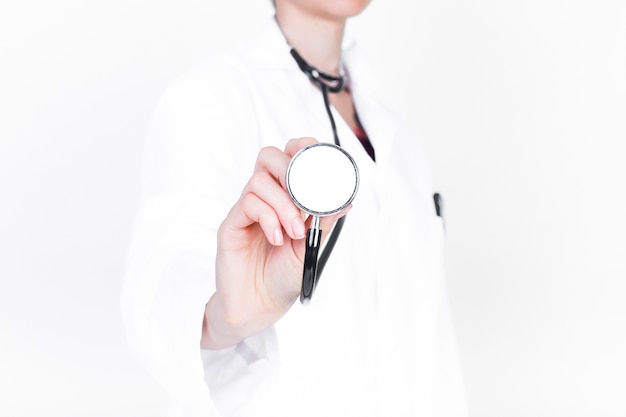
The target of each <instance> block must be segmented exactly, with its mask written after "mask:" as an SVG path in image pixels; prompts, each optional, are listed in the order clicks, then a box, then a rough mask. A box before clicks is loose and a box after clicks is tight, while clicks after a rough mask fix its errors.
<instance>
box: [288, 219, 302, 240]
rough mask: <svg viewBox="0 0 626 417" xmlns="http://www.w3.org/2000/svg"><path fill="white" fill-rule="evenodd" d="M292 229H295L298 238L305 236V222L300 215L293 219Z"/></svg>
mask: <svg viewBox="0 0 626 417" xmlns="http://www.w3.org/2000/svg"><path fill="white" fill-rule="evenodd" d="M291 230H293V234H294V236H295V237H296V239H303V238H304V222H303V221H302V219H301V218H300V217H296V218H295V219H293V220H292V221H291Z"/></svg>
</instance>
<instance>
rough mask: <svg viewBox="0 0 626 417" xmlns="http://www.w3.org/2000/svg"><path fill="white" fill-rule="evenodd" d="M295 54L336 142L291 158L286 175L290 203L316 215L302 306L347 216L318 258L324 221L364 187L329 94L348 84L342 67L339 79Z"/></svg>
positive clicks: (312, 147)
mask: <svg viewBox="0 0 626 417" xmlns="http://www.w3.org/2000/svg"><path fill="white" fill-rule="evenodd" d="M291 55H292V56H293V58H294V59H295V60H296V63H297V64H298V67H300V69H301V70H302V71H303V72H304V73H305V74H307V76H308V77H309V79H310V80H311V82H313V83H314V84H315V85H317V86H318V87H319V89H320V90H321V91H322V96H323V98H324V106H325V108H326V113H327V114H328V118H329V121H330V125H331V128H332V132H333V139H334V142H335V143H334V144H331V143H315V144H313V145H309V146H307V147H305V148H303V149H301V150H300V151H299V152H298V153H296V154H295V155H294V156H293V158H292V159H291V162H290V163H289V166H288V167H287V172H286V174H285V184H286V186H287V191H288V193H289V195H290V197H291V199H292V200H293V202H294V203H295V204H296V205H297V206H298V207H299V208H300V209H302V210H303V211H304V212H305V213H307V214H309V215H310V216H312V218H311V224H310V227H309V229H308V231H307V236H306V249H305V254H304V266H303V271H302V288H301V291H300V302H301V303H303V304H305V303H308V302H309V301H310V300H311V297H312V296H313V292H314V291H315V288H316V286H317V283H318V280H319V277H320V275H321V273H322V271H323V269H324V266H325V265H326V262H327V261H328V258H329V257H330V253H331V252H332V250H333V248H334V246H335V243H336V242H337V238H338V237H339V233H340V232H341V229H342V228H343V225H344V222H345V218H346V217H345V216H343V217H341V218H340V219H339V220H338V221H337V222H336V224H335V227H334V228H333V230H332V233H331V234H330V236H329V237H328V239H327V242H326V246H325V248H324V250H323V251H322V253H321V255H319V249H320V245H321V241H322V233H323V231H322V229H321V227H320V225H321V217H324V216H331V215H334V214H337V213H340V212H341V211H342V210H344V209H346V208H347V207H348V206H349V205H350V204H351V203H352V201H353V200H354V197H355V196H356V193H357V190H358V188H359V169H358V167H357V165H356V162H355V161H354V159H353V158H352V156H350V154H348V152H346V151H345V150H344V149H343V148H341V143H340V142H339V137H338V135H337V127H336V125H335V119H334V118H333V114H332V111H331V108H330V101H329V99H328V94H329V93H338V92H340V91H341V90H343V89H344V87H345V85H346V80H345V75H344V73H343V68H341V70H340V74H339V76H333V75H330V74H326V73H324V72H322V71H319V70H318V69H316V68H315V67H313V66H312V65H310V64H309V63H307V62H306V61H305V60H304V59H303V58H302V57H301V56H300V55H299V54H298V52H297V51H296V50H295V49H291ZM318 255H319V256H318Z"/></svg>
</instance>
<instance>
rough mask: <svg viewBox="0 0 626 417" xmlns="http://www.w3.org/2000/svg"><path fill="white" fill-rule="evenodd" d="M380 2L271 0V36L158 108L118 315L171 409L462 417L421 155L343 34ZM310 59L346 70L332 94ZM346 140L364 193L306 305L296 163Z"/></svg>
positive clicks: (201, 71) (191, 79) (198, 76)
mask: <svg viewBox="0 0 626 417" xmlns="http://www.w3.org/2000/svg"><path fill="white" fill-rule="evenodd" d="M368 2H369V1H368V0H276V2H275V6H276V16H275V20H272V21H271V22H268V25H267V27H266V28H265V30H264V31H263V32H262V33H260V34H259V35H258V36H255V37H254V39H252V40H251V41H250V42H249V43H248V44H247V45H244V46H242V47H241V48H238V49H237V50H235V51H233V52H232V53H229V54H225V55H223V56H219V57H216V58H214V59H213V60H211V61H210V62H208V63H206V64H203V65H199V66H196V67H195V68H193V69H191V70H190V71H188V72H187V73H186V74H185V75H183V76H182V77H180V78H179V79H178V80H176V81H175V82H174V83H173V84H172V85H171V86H170V87H169V88H168V90H167V91H166V93H165V94H164V96H163V98H162V100H161V102H160V104H159V106H158V108H157V111H156V112H155V115H154V119H153V123H152V125H151V129H150V134H149V138H148V141H147V143H146V149H145V165H144V177H143V183H144V189H143V196H142V205H141V209H140V212H139V213H138V216H137V219H136V223H135V227H134V231H133V243H132V246H131V248H130V251H129V256H128V270H127V275H126V280H125V285H124V290H123V294H122V311H123V317H124V320H125V326H126V330H127V335H128V340H129V343H130V346H131V347H132V349H133V350H134V351H135V352H136V354H137V356H138V358H139V359H140V360H141V361H142V362H143V364H144V365H145V367H146V369H147V370H148V371H149V372H150V373H151V374H152V375H153V376H154V377H155V378H156V379H157V380H158V381H159V382H160V383H161V384H162V385H163V386H164V388H165V389H166V391H167V393H168V396H169V398H170V404H171V408H170V415H172V416H225V417H226V416H372V417H374V416H405V415H406V416H416V415H420V416H464V415H465V404H464V395H463V387H462V382H461V375H460V370H459V365H458V361H457V356H456V347H455V341H454V334H453V329H452V325H451V321H450V317H449V311H448V307H447V304H446V292H445V288H444V285H443V254H442V252H443V240H442V239H443V230H442V224H441V218H440V217H438V216H437V214H436V212H435V206H434V204H433V197H432V196H433V189H432V186H431V182H430V175H429V171H428V167H427V163H426V161H425V159H424V157H423V155H422V152H421V150H420V148H419V146H418V144H417V142H416V140H415V138H413V137H410V136H409V135H408V134H407V132H406V131H405V130H404V129H403V128H402V127H401V126H400V125H399V124H398V122H397V120H396V119H394V118H393V116H392V115H390V114H389V113H388V112H387V111H386V109H384V108H383V107H381V106H380V105H379V104H378V103H377V101H376V90H377V87H378V86H379V85H380V84H377V83H376V81H375V80H374V79H373V77H372V76H371V75H370V74H369V73H368V72H367V64H366V63H365V62H363V60H362V58H361V57H360V56H359V54H358V49H357V48H356V45H355V44H354V43H353V42H350V41H349V40H346V39H344V29H345V25H346V20H347V19H348V18H350V17H352V16H355V15H357V14H359V13H360V12H361V11H362V10H363V9H364V8H365V7H366V6H367V4H368ZM292 50H295V55H294V54H293V52H292ZM298 59H300V60H301V61H300V63H299V62H298ZM302 62H305V63H306V65H307V66H308V67H307V68H309V69H310V68H314V69H315V70H316V71H318V72H321V73H325V74H328V75H330V76H333V77H339V78H344V79H343V80H342V81H344V82H345V87H344V88H339V89H338V91H336V92H327V96H326V98H327V100H328V105H327V106H325V104H324V94H325V93H324V92H323V91H322V90H324V89H325V87H323V86H320V85H319V84H316V83H315V82H312V80H311V78H310V73H311V71H309V73H308V74H307V73H306V71H305V70H304V69H303V66H302ZM334 85H336V84H334ZM383 86H384V85H383ZM335 90H337V89H335ZM328 111H329V112H330V118H329V114H328ZM331 118H332V120H333V124H334V125H335V126H334V127H333V126H332V125H331V123H330V120H331ZM335 135H336V136H337V137H338V138H339V140H340V142H341V145H342V147H343V148H344V149H345V150H347V151H348V152H349V153H350V154H351V155H352V156H353V157H354V159H355V160H356V163H357V165H358V167H359V171H360V174H361V183H360V190H359V193H358V195H357V197H356V199H355V201H354V203H353V205H352V206H350V207H348V208H347V209H346V210H344V211H343V212H341V213H339V214H337V215H335V216H331V217H329V218H324V219H323V221H322V229H323V230H330V229H331V228H332V225H333V224H334V223H335V222H336V221H337V220H338V218H339V217H341V216H343V215H345V214H346V213H347V211H350V214H349V215H348V216H347V217H346V222H345V227H344V228H343V230H342V232H341V234H340V236H339V238H338V240H337V244H336V246H335V249H334V251H333V253H332V256H331V257H330V260H329V261H328V264H327V266H326V269H325V271H324V276H323V277H322V278H321V282H320V284H319V287H318V289H317V290H316V293H315V297H314V298H313V300H312V302H311V303H310V305H308V306H302V305H300V303H296V302H295V301H296V300H297V299H298V295H299V294H300V286H301V280H302V262H303V261H302V259H303V255H304V239H303V238H304V235H305V230H306V227H307V226H308V222H310V220H306V219H305V216H304V215H303V213H302V212H301V211H300V210H299V209H298V208H297V207H296V205H295V204H294V203H293V202H292V201H291V199H290V198H289V195H288V193H287V191H286V190H285V183H284V178H285V171H286V169H287V166H288V164H289V161H290V160H291V157H292V156H293V155H294V154H295V153H296V152H298V151H299V150H300V149H302V148H303V147H305V146H307V145H309V144H311V143H314V142H317V141H320V142H333V141H334V136H335ZM294 138H295V139H294ZM320 169H324V167H323V166H321V167H320Z"/></svg>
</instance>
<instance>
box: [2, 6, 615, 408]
mask: <svg viewBox="0 0 626 417" xmlns="http://www.w3.org/2000/svg"><path fill="white" fill-rule="evenodd" d="M7 3H9V2H8V1H4V2H2V5H1V6H0V199H1V200H0V414H2V415H12V416H35V415H55V416H56V415H58V416H86V415H89V416H121V417H123V416H148V415H151V416H164V415H165V410H164V399H163V395H162V391H161V390H160V388H159V387H158V386H156V385H155V384H154V383H153V382H152V381H151V380H150V379H149V378H148V377H147V376H145V375H144V374H143V372H142V370H141V369H140V368H139V367H138V365H136V364H135V362H134V361H133V359H132V358H131V357H130V355H129V354H128V353H127V351H126V346H125V340H124V335H123V329H122V328H121V320H120V315H119V307H118V304H119V303H118V300H119V291H120V288H121V282H122V277H123V272H124V256H125V251H126V247H127V244H128V239H129V232H130V225H131V222H132V219H133V216H134V213H135V210H136V209H137V196H138V191H139V162H140V156H141V145H142V140H143V138H144V135H145V129H146V126H147V123H148V119H149V117H150V114H151V112H152V110H153V108H154V105H155V101H156V100H157V98H158V97H159V95H160V94H161V92H162V91H163V89H164V87H165V86H166V85H167V83H168V82H169V81H170V80H171V79H172V78H174V77H175V76H176V75H177V74H179V73H180V72H181V71H183V70H184V69H185V68H187V67H189V66H190V65H192V64H193V63H195V62H197V61H198V60H200V59H202V58H204V57H206V56H208V55H210V54H213V53H215V52H218V51H221V50H223V49H224V48H227V47H229V46H231V45H234V44H236V43H237V42H239V41H240V40H242V39H244V38H245V37H246V36H247V35H248V34H250V33H253V31H254V30H255V29H257V28H258V27H260V26H262V25H263V24H264V22H265V20H266V19H265V18H266V17H267V16H269V15H270V13H271V6H270V2H269V0H254V1H252V0H240V1H232V2H227V1H220V2H217V1H209V0H178V1H176V2H174V1H164V0H151V1H147V0H109V1H106V2H85V1H79V0H73V1H72V0H57V1H43V0H24V1H21V2H12V3H11V5H8V4H7ZM350 29H351V30H352V31H353V32H354V34H355V37H357V38H358V39H361V43H362V44H363V45H362V46H363V47H364V48H365V51H366V53H367V55H368V56H369V57H370V58H371V61H372V67H373V69H374V71H375V72H377V73H378V74H380V75H381V76H383V77H384V82H385V83H386V84H387V85H388V90H387V92H386V97H385V100H386V101H387V102H388V105H390V106H392V107H393V108H394V109H395V110H396V111H397V112H398V113H399V114H400V115H401V117H402V118H404V119H405V120H406V121H407V122H408V123H410V125H411V128H412V129H414V131H415V134H416V137H417V138H419V140H420V141H421V142H422V143H423V145H424V147H425V149H426V151H427V154H428V156H429V158H430V160H431V163H432V168H433V171H434V174H435V179H436V183H437V186H438V188H439V190H440V191H441V192H442V193H443V194H444V198H445V203H446V207H445V210H446V222H447V230H448V233H447V244H448V287H449V290H450V294H451V300H452V308H453V314H454V319H455V325H456V328H457V331H458V339H459V346H460V350H461V359H462V364H463V370H464V372H465V381H466V386H467V396H468V401H469V407H470V413H471V416H472V417H482V416H493V417H496V416H498V417H500V416H599V415H601V416H625V415H626V354H625V352H626V304H625V302H624V300H625V299H626V186H625V182H626V163H625V162H624V160H625V159H626V145H625V144H624V143H625V141H626V122H625V119H626V5H625V3H624V2H623V1H620V0H613V1H610V0H595V1H591V0H589V1H575V0H570V1H565V0H562V1H557V0H527V1H506V0H475V1H467V0H439V1H430V2H429V1H414V0H374V2H373V3H372V5H371V6H370V8H368V10H366V12H365V13H364V14H363V15H362V16H360V17H359V18H357V19H356V20H355V21H354V22H353V24H352V26H351V28H350Z"/></svg>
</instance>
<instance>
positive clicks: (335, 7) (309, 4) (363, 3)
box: [276, 0, 371, 19]
mask: <svg viewBox="0 0 626 417" xmlns="http://www.w3.org/2000/svg"><path fill="white" fill-rule="evenodd" d="M370 1H371V0H278V1H276V3H277V4H276V6H277V8H278V7H281V6H282V5H284V6H287V5H290V6H294V7H297V8H298V9H300V10H302V11H305V13H308V14H311V15H318V16H324V17H326V18H331V19H346V18H348V17H352V16H356V15H358V14H359V13H361V12H362V11H363V10H364V9H365V8H366V7H367V5H368V4H370Z"/></svg>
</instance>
